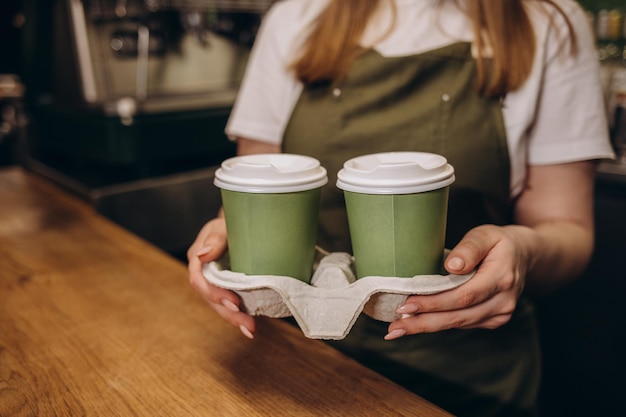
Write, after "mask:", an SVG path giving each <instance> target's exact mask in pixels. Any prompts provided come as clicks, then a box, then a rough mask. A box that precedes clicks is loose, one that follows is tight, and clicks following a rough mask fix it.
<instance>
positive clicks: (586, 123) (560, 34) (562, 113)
mask: <svg viewBox="0 0 626 417" xmlns="http://www.w3.org/2000/svg"><path fill="white" fill-rule="evenodd" d="M567 11H568V15H569V18H570V20H571V23H572V28H573V30H574V31H575V35H576V42H577V44H576V46H577V54H575V55H572V54H570V49H569V48H570V42H571V40H570V39H567V38H565V34H567V33H568V32H567V28H566V27H565V26H564V24H565V23H564V21H563V19H562V18H559V17H557V18H555V19H556V21H557V23H560V24H559V25H557V27H554V26H552V28H551V29H549V30H550V32H549V33H548V36H547V37H546V43H545V45H543V46H542V47H541V48H540V50H541V51H542V53H543V56H542V59H543V63H544V65H543V74H542V77H541V81H540V82H541V83H542V85H541V86H540V88H539V89H538V91H540V94H539V96H538V99H537V107H536V115H535V120H534V123H533V125H532V127H531V128H530V130H529V132H528V163H529V164H531V165H533V164H536V165H543V164H552V163H566V162H574V161H580V160H588V159H603V158H613V157H614V155H613V151H612V148H611V145H610V140H609V134H608V122H607V118H606V107H605V101H604V95H603V90H602V83H601V80H600V71H599V62H598V59H597V57H596V45H595V41H594V37H593V34H592V32H591V27H590V25H589V22H588V20H587V17H586V16H585V14H584V12H583V11H582V9H581V8H580V7H579V6H578V5H575V4H574V5H571V6H570V7H569V9H568V10H567Z"/></svg>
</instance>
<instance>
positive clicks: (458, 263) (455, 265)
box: [447, 256, 465, 270]
mask: <svg viewBox="0 0 626 417" xmlns="http://www.w3.org/2000/svg"><path fill="white" fill-rule="evenodd" d="M447 264H448V268H450V269H456V270H460V269H463V268H465V261H464V260H463V259H461V258H459V257H456V256H455V257H454V258H451V259H448V262H447Z"/></svg>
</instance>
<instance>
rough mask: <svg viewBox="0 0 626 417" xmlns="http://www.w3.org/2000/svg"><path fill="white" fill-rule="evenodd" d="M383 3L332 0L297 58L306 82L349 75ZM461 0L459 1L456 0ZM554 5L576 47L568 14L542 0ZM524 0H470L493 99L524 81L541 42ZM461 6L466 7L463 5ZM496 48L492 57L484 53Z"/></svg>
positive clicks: (484, 79) (484, 84)
mask: <svg viewBox="0 0 626 417" xmlns="http://www.w3.org/2000/svg"><path fill="white" fill-rule="evenodd" d="M383 1H391V2H392V1H393V0H331V1H330V3H329V4H328V6H327V7H326V9H325V10H324V11H323V12H322V14H321V15H320V16H319V18H318V19H317V21H316V22H315V25H314V27H313V28H312V31H311V33H310V35H309V37H308V38H307V39H306V41H305V43H304V48H303V53H302V55H301V56H299V57H298V58H297V59H296V61H295V62H294V65H293V68H294V70H295V73H296V75H297V77H298V78H299V79H300V80H301V81H302V82H303V83H305V84H307V85H310V84H315V83H320V82H327V81H332V80H336V79H339V78H341V77H343V76H344V75H345V74H347V72H348V70H349V69H350V66H351V64H352V62H353V61H354V59H355V58H356V57H357V56H358V55H359V54H360V53H361V52H362V51H363V48H361V47H360V46H359V41H360V39H361V36H362V35H363V32H364V31H365V28H366V27H367V24H368V22H369V21H370V19H371V17H372V16H373V15H374V13H375V12H376V10H377V8H378V7H379V6H380V5H381V3H382V2H383ZM454 1H458V0H454ZM537 1H540V2H543V3H546V4H549V5H551V6H553V7H554V8H555V9H556V10H557V12H558V13H560V14H561V15H562V16H563V17H564V19H565V21H566V23H567V27H568V31H569V35H570V39H571V48H572V49H571V50H572V52H574V51H575V50H576V39H575V36H574V31H573V28H572V25H571V22H570V21H569V20H568V19H567V16H566V15H565V12H564V11H563V10H562V9H561V8H560V7H559V6H558V5H557V4H555V3H554V2H553V1H552V0H537ZM522 3H523V0H468V1H467V5H468V7H467V10H466V13H467V15H468V17H469V18H470V19H471V21H472V24H473V31H474V39H475V41H474V43H475V47H476V49H477V51H480V52H481V53H478V58H477V72H478V73H477V80H476V83H477V84H476V86H477V89H478V90H479V91H481V92H482V93H483V94H484V95H486V96H489V97H495V96H499V95H504V94H506V93H507V92H509V91H513V90H515V89H517V88H519V87H521V86H522V84H524V82H525V81H526V79H527V78H528V76H529V74H530V71H531V68H532V65H533V59H534V56H535V50H536V41H535V36H534V31H533V28H532V23H531V21H530V18H529V17H528V14H527V12H526V10H525V8H524V5H523V4H522ZM459 7H460V6H459ZM487 48H488V49H489V50H490V52H491V53H490V54H488V55H490V57H489V58H485V57H484V55H486V54H483V53H482V52H484V51H485V50H486V49H487Z"/></svg>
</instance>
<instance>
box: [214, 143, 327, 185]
mask: <svg viewBox="0 0 626 417" xmlns="http://www.w3.org/2000/svg"><path fill="white" fill-rule="evenodd" d="M214 183H215V185H216V186H217V187H219V188H223V189H225V190H230V191H239V192H244V193H264V194H269V193H293V192H298V191H306V190H311V189H314V188H319V187H322V186H323V185H325V184H326V183H328V177H327V176H326V169H325V168H324V167H322V166H320V163H319V161H318V160H317V159H315V158H311V157H308V156H303V155H294V154H284V153H283V154H257V155H244V156H237V157H234V158H230V159H227V160H225V161H224V162H222V165H221V167H220V168H219V169H218V170H217V171H216V172H215V181H214Z"/></svg>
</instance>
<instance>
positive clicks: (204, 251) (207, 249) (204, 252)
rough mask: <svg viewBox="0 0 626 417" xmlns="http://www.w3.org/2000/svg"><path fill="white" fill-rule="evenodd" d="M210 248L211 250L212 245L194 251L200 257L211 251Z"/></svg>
mask: <svg viewBox="0 0 626 417" xmlns="http://www.w3.org/2000/svg"><path fill="white" fill-rule="evenodd" d="M212 250H213V246H205V247H203V248H202V249H200V250H199V251H198V252H196V256H198V257H200V256H204V255H208V254H209V253H211V251H212Z"/></svg>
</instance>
